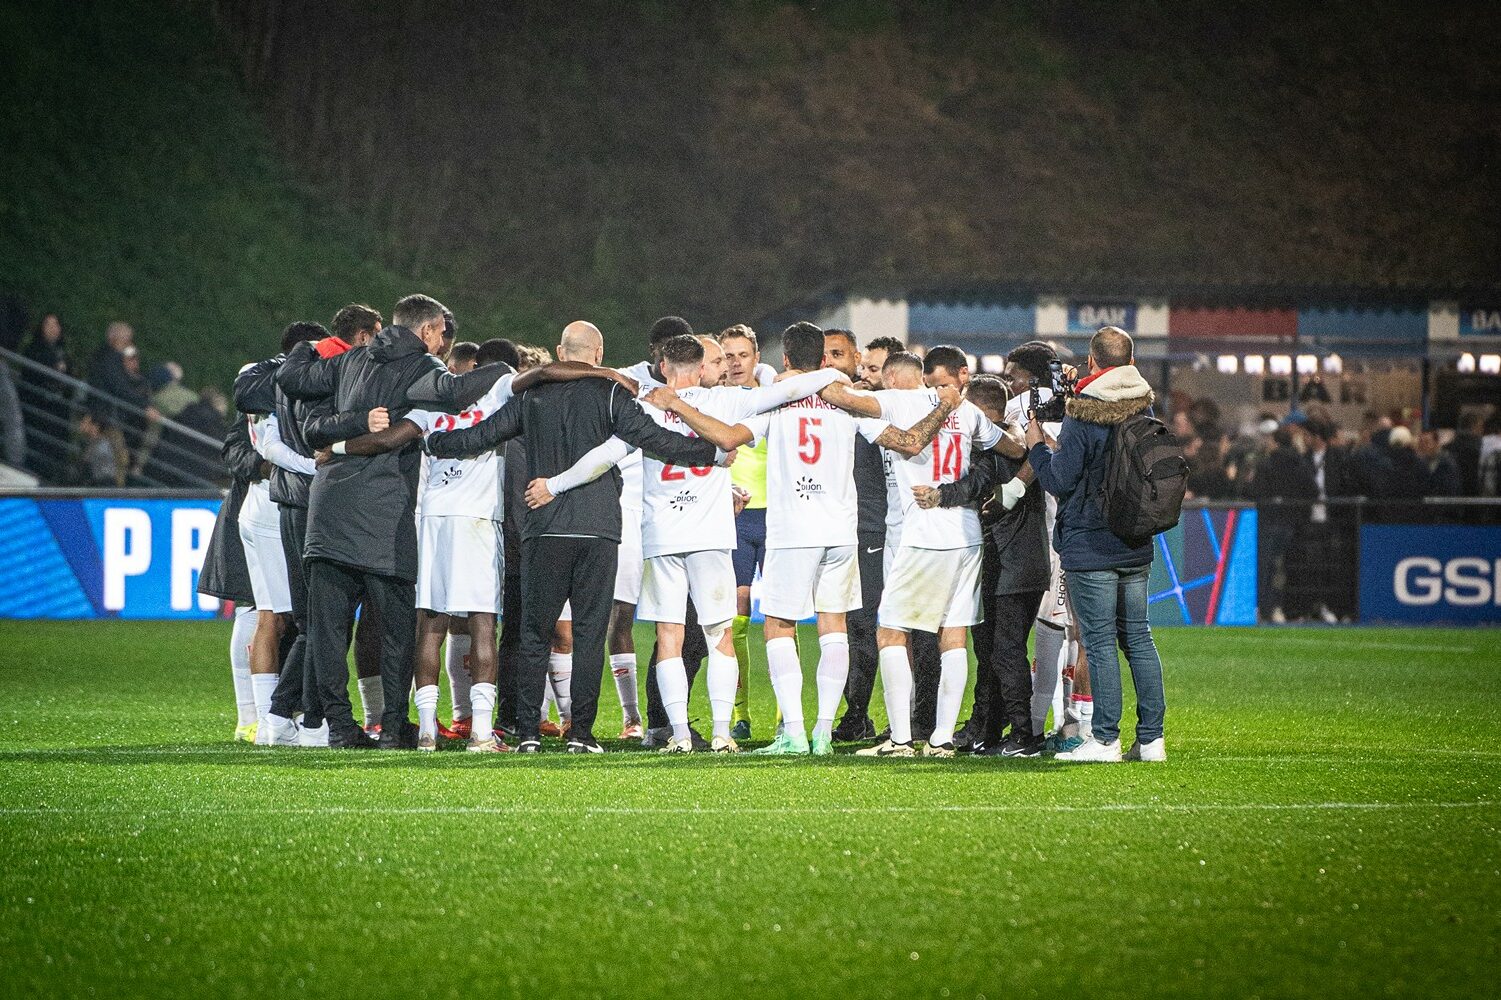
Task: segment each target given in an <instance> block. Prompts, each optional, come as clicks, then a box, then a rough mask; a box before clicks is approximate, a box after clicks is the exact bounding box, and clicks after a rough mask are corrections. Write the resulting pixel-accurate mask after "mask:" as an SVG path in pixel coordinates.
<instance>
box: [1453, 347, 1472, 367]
mask: <svg viewBox="0 0 1501 1000" xmlns="http://www.w3.org/2000/svg"><path fill="white" fill-rule="evenodd" d="M1454 367H1455V368H1456V369H1457V370H1459V371H1462V372H1472V371H1474V370H1475V355H1473V354H1471V353H1470V352H1469V351H1466V352H1465V353H1463V354H1461V355H1460V356H1459V360H1458V361H1456V362H1454Z"/></svg>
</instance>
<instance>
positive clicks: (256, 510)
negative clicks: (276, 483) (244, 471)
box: [239, 415, 281, 532]
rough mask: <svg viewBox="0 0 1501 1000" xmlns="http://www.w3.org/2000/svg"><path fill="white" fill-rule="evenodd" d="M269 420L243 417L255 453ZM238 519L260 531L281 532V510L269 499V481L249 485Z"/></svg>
mask: <svg viewBox="0 0 1501 1000" xmlns="http://www.w3.org/2000/svg"><path fill="white" fill-rule="evenodd" d="M270 420H271V418H270V417H269V416H266V415H261V416H258V417H253V416H246V417H245V422H246V425H247V426H248V427H249V428H250V445H251V447H252V448H254V449H255V450H256V452H257V453H259V452H260V449H261V440H262V438H261V435H262V434H263V433H264V430H265V427H266V424H267V423H268V422H269V421H270ZM239 519H240V520H241V521H242V522H244V523H246V524H253V525H255V526H256V527H258V528H260V529H261V530H262V531H266V532H270V531H280V530H281V508H279V507H278V506H277V505H276V504H275V502H273V501H272V499H271V481H270V480H268V479H260V480H257V481H256V482H253V483H251V484H250V488H249V489H248V490H246V491H245V502H244V503H242V504H241V505H240V515H239Z"/></svg>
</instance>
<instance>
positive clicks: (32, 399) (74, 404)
mask: <svg viewBox="0 0 1501 1000" xmlns="http://www.w3.org/2000/svg"><path fill="white" fill-rule="evenodd" d="M0 362H3V363H4V364H5V365H7V366H8V367H9V369H10V376H11V378H12V379H13V380H14V381H15V383H16V390H17V396H18V398H19V400H20V408H21V421H22V424H23V426H24V428H25V432H26V449H25V458H24V462H23V464H24V465H25V467H26V469H27V470H28V471H30V472H32V473H33V474H35V475H36V476H37V477H38V478H39V479H41V480H42V482H44V483H47V484H59V485H61V484H66V483H67V481H68V479H69V471H70V469H71V468H72V467H73V466H74V463H75V460H76V458H77V456H78V454H79V450H80V447H81V444H82V442H81V441H80V439H79V433H78V429H77V427H78V420H79V418H80V417H81V416H82V415H83V414H85V413H88V414H92V415H95V416H98V417H100V418H102V419H103V420H104V421H105V422H106V423H107V424H108V425H110V431H109V433H110V434H111V435H112V444H113V447H114V448H116V449H124V451H125V452H126V454H127V455H128V456H129V462H128V466H129V481H128V482H127V483H126V485H129V486H132V487H141V488H145V489H161V488H172V487H178V488H191V489H212V488H216V487H218V486H220V485H221V484H222V482H223V480H224V472H223V463H222V460H221V458H220V452H221V449H222V448H223V445H224V442H223V441H219V440H215V439H214V438H212V437H210V436H208V435H206V434H203V433H201V432H200V431H197V430H195V429H194V428H192V427H188V426H186V425H184V424H181V423H178V422H177V421H174V420H171V419H168V418H166V417H160V418H157V419H152V417H151V415H150V414H149V413H148V412H147V410H146V409H145V408H144V407H142V406H140V405H138V404H136V403H134V402H131V401H130V400H125V399H121V398H119V397H118V396H112V395H110V394H109V393H106V392H102V391H100V390H99V389H97V388H95V387H94V386H91V385H89V384H88V383H87V382H84V381H81V380H80V379H76V378H73V377H72V376H70V375H64V374H62V373H60V372H57V371H54V370H53V369H51V368H48V367H47V366H45V365H40V364H37V363H36V362H35V361H32V360H31V359H30V358H27V357H23V356H22V355H20V354H17V353H15V352H14V351H9V350H6V349H4V348H0ZM116 435H117V436H116Z"/></svg>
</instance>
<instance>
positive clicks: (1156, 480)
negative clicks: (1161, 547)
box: [1100, 413, 1188, 545]
mask: <svg viewBox="0 0 1501 1000" xmlns="http://www.w3.org/2000/svg"><path fill="white" fill-rule="evenodd" d="M1107 447H1108V448H1109V449H1110V458H1109V464H1108V465H1107V466H1106V469H1105V483H1104V485H1103V486H1102V487H1101V488H1100V505H1101V508H1102V512H1103V513H1104V515H1105V524H1106V526H1107V527H1109V528H1110V530H1111V532H1113V533H1114V534H1115V535H1116V537H1118V538H1120V539H1121V540H1122V541H1124V542H1127V543H1129V544H1131V545H1140V544H1142V543H1143V542H1146V541H1148V540H1150V539H1151V537H1152V536H1153V535H1157V534H1160V533H1162V532H1164V531H1166V530H1167V529H1169V528H1171V527H1172V526H1173V525H1175V524H1177V523H1178V518H1179V516H1180V515H1181V514H1182V512H1183V494H1184V493H1186V492H1187V490H1188V460H1187V459H1186V458H1184V457H1183V446H1182V445H1181V444H1179V443H1178V439H1177V438H1176V437H1175V436H1174V435H1173V432H1172V431H1170V430H1168V429H1167V425H1166V424H1164V423H1163V422H1162V421H1161V420H1158V419H1157V418H1155V417H1150V416H1148V415H1147V414H1145V413H1138V414H1136V415H1135V416H1132V417H1128V418H1126V420H1125V421H1124V422H1123V423H1121V424H1119V425H1117V426H1116V427H1114V428H1113V429H1112V430H1111V432H1110V441H1109V443H1108V445H1107Z"/></svg>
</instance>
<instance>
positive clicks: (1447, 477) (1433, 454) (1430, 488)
mask: <svg viewBox="0 0 1501 1000" xmlns="http://www.w3.org/2000/svg"><path fill="white" fill-rule="evenodd" d="M1414 451H1415V452H1416V453H1417V456H1418V459H1419V460H1420V461H1421V462H1422V463H1423V466H1424V468H1425V469H1426V470H1427V472H1428V475H1427V481H1426V484H1425V485H1424V488H1423V496H1425V497H1457V496H1459V495H1460V488H1461V484H1460V481H1459V464H1458V463H1457V462H1455V461H1454V456H1453V455H1451V454H1450V453H1449V452H1447V451H1445V450H1444V449H1443V448H1440V447H1439V444H1438V432H1437V431H1423V432H1422V433H1421V434H1419V435H1418V440H1417V444H1416V446H1415V448H1414Z"/></svg>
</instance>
